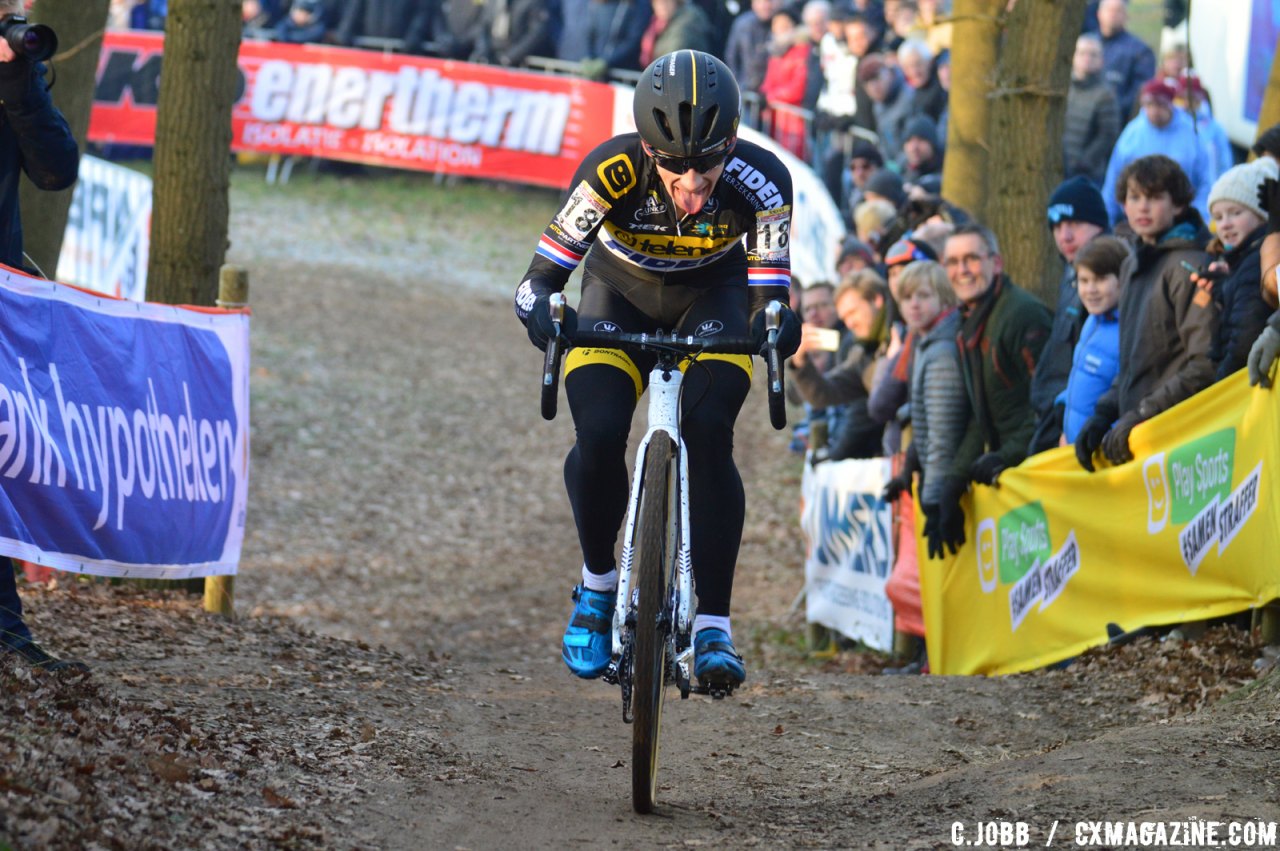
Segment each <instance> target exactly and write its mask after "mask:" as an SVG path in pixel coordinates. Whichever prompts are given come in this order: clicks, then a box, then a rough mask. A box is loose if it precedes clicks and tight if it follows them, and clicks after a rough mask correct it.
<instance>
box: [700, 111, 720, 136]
mask: <svg viewBox="0 0 1280 851" xmlns="http://www.w3.org/2000/svg"><path fill="white" fill-rule="evenodd" d="M719 117H720V107H718V106H713V107H711V108H710V109H708V110H707V111H706V113H705V114H704V115H703V117H702V132H701V133H699V134H698V139H699V141H702V142H710V141H711V131H712V130H714V129H716V119H718V118H719Z"/></svg>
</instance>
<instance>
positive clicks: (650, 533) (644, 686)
mask: <svg viewBox="0 0 1280 851" xmlns="http://www.w3.org/2000/svg"><path fill="white" fill-rule="evenodd" d="M673 454H674V445H673V444H672V441H671V438H670V436H669V435H667V434H655V435H654V436H653V439H652V440H651V441H650V443H649V448H648V451H647V452H646V453H645V461H644V485H643V488H644V489H643V491H642V492H641V498H640V511H639V517H638V521H637V526H638V530H637V532H638V534H637V545H636V555H635V559H636V562H635V576H636V580H635V587H636V588H637V589H638V590H639V594H640V599H639V605H638V607H637V613H636V636H635V669H634V676H633V697H632V709H633V711H634V713H635V720H634V722H633V723H632V729H631V803H632V808H633V809H634V810H635V811H636V812H637V813H650V812H653V805H654V800H655V798H656V797H657V792H658V734H659V731H660V728H661V725H662V701H663V696H664V693H665V692H666V689H665V688H664V676H665V673H666V656H665V651H666V638H667V628H666V627H663V626H660V625H659V622H658V618H659V615H660V614H661V612H662V610H663V607H664V605H665V603H666V600H667V576H668V574H669V572H670V571H669V570H668V567H669V566H668V565H667V563H666V562H667V526H668V511H669V510H671V505H670V499H669V494H670V492H669V489H668V485H669V476H670V474H671V459H672V456H673Z"/></svg>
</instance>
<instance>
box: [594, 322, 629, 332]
mask: <svg viewBox="0 0 1280 851" xmlns="http://www.w3.org/2000/svg"><path fill="white" fill-rule="evenodd" d="M592 330H593V331H604V332H605V333H608V334H612V333H614V332H615V331H620V330H622V329H621V328H619V327H618V326H617V325H615V324H613V323H612V322H610V321H608V320H607V319H601V320H600V321H599V322H597V323H596V324H595V325H593V326H592Z"/></svg>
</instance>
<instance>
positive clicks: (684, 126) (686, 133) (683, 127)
mask: <svg viewBox="0 0 1280 851" xmlns="http://www.w3.org/2000/svg"><path fill="white" fill-rule="evenodd" d="M680 138H681V139H692V138H693V104H691V103H689V102H688V101H687V100H685V101H681V102H680Z"/></svg>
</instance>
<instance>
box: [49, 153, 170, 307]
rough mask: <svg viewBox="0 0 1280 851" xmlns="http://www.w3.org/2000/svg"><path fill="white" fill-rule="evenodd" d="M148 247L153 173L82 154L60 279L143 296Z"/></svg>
mask: <svg viewBox="0 0 1280 851" xmlns="http://www.w3.org/2000/svg"><path fill="white" fill-rule="evenodd" d="M150 251H151V178H149V177H147V176H146V175H145V174H141V173H140V172H136V171H134V170H133V169H131V168H125V167H124V166H119V165H115V164H114V163H109V162H107V161H106V160H100V159H97V158H96V157H89V156H86V157H81V159H80V179H79V180H78V181H77V182H76V188H75V195H74V196H73V197H72V199H71V210H70V213H69V214H68V216H67V231H66V235H65V236H64V237H63V239H62V253H61V254H60V255H59V256H58V271H57V274H56V275H55V277H56V278H57V279H58V280H59V281H65V282H66V283H68V284H75V285H76V286H78V287H84V288H85V289H87V290H93V291H94V292H99V293H104V294H106V295H111V296H117V297H119V298H125V299H129V300H130V301H143V300H144V299H145V298H146V296H147V256H148V254H149V253H150Z"/></svg>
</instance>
